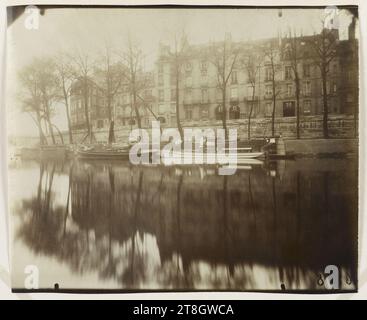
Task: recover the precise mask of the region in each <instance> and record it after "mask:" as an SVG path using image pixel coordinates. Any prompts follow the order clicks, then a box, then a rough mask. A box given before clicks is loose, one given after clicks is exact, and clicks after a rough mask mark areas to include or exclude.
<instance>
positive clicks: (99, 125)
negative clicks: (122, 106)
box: [97, 120, 103, 129]
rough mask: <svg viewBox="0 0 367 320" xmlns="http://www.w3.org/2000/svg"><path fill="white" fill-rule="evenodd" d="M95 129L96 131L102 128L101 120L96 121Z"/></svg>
mask: <svg viewBox="0 0 367 320" xmlns="http://www.w3.org/2000/svg"><path fill="white" fill-rule="evenodd" d="M97 128H98V129H101V128H103V120H97Z"/></svg>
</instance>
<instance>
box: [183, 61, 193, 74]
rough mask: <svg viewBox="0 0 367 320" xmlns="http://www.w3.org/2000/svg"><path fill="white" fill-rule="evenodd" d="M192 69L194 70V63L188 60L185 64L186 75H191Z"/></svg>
mask: <svg viewBox="0 0 367 320" xmlns="http://www.w3.org/2000/svg"><path fill="white" fill-rule="evenodd" d="M191 71H192V64H191V62H187V63H186V64H185V73H186V76H189V75H191Z"/></svg>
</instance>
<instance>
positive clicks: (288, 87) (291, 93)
mask: <svg viewBox="0 0 367 320" xmlns="http://www.w3.org/2000/svg"><path fill="white" fill-rule="evenodd" d="M292 95H293V85H292V84H290V83H288V84H287V96H288V97H291V96H292Z"/></svg>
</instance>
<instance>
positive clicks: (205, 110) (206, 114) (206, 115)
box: [201, 107, 209, 119]
mask: <svg viewBox="0 0 367 320" xmlns="http://www.w3.org/2000/svg"><path fill="white" fill-rule="evenodd" d="M201 118H202V119H209V108H208V107H203V108H202V109H201Z"/></svg>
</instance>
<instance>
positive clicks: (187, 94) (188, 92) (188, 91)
mask: <svg viewBox="0 0 367 320" xmlns="http://www.w3.org/2000/svg"><path fill="white" fill-rule="evenodd" d="M191 97H192V91H191V89H185V103H191Z"/></svg>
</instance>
